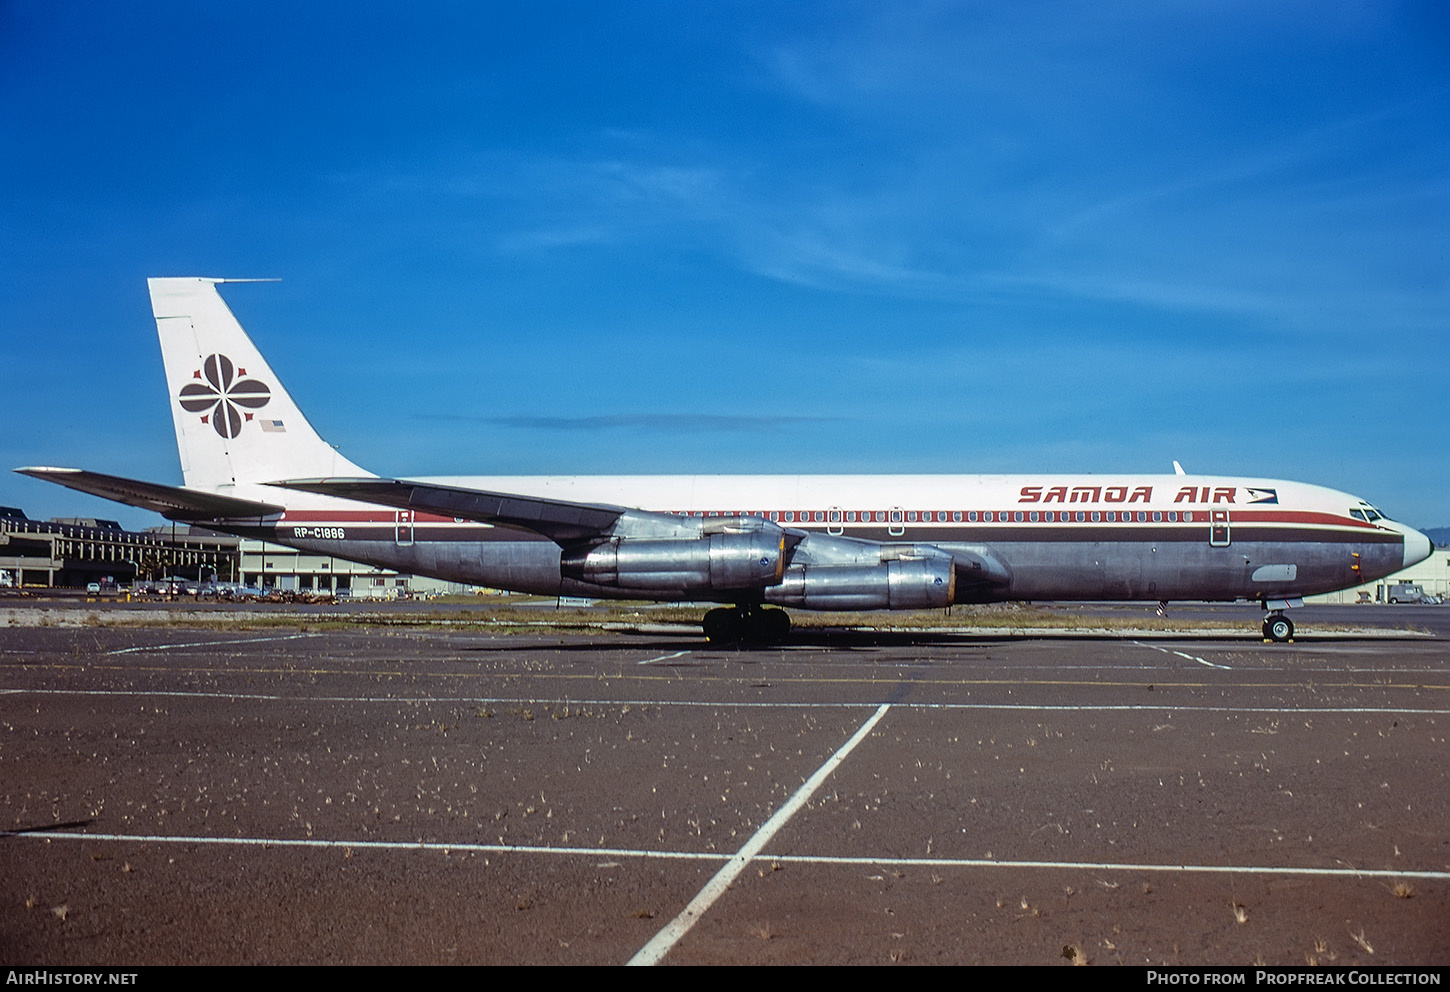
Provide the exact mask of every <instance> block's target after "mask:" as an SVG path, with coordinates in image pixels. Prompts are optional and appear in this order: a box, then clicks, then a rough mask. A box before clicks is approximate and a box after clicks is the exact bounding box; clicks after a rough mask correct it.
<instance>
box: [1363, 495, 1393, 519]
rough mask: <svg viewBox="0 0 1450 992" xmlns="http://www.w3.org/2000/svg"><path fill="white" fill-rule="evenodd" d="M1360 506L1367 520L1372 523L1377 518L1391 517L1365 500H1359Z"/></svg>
mask: <svg viewBox="0 0 1450 992" xmlns="http://www.w3.org/2000/svg"><path fill="white" fill-rule="evenodd" d="M1359 507H1360V509H1362V510H1363V511H1364V518H1365V519H1366V520H1368V521H1369V522H1370V523H1374V522H1375V521H1376V520H1388V519H1390V518H1389V517H1387V516H1385V515H1384V514H1383V513H1381V512H1380V511H1378V510H1376V509H1375V508H1374V507H1372V506H1370V505H1369V504H1368V503H1366V502H1365V501H1364V500H1360V501H1359Z"/></svg>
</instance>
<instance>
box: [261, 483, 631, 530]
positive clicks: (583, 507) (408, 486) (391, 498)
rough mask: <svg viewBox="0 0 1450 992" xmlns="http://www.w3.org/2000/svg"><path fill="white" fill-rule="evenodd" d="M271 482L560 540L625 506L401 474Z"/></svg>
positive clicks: (614, 518)
mask: <svg viewBox="0 0 1450 992" xmlns="http://www.w3.org/2000/svg"><path fill="white" fill-rule="evenodd" d="M272 485H276V486H283V487H285V488H287V489H297V490H300V491H302V492H308V493H321V494H322V495H325V496H340V497H342V498H344V499H353V500H360V501H362V502H364V503H376V504H378V505H380V506H392V507H396V508H398V509H400V510H421V511H425V512H428V513H436V514H438V515H439V516H444V517H457V518H460V519H463V520H477V521H479V522H480V523H487V524H495V525H498V526H501V527H513V528H516V529H519V530H527V531H533V532H534V533H536V534H542V535H543V536H545V537H547V538H549V539H550V540H551V541H556V542H558V543H560V544H563V543H566V542H569V541H578V540H582V539H586V538H591V537H597V536H599V535H602V534H607V533H609V532H610V531H611V529H612V528H613V527H614V525H615V523H616V522H618V520H619V518H620V517H621V516H623V515H624V513H625V510H626V508H625V507H622V506H610V505H607V504H599V503H571V502H569V501H567V500H558V499H543V498H541V497H535V496H519V495H517V494H514V493H495V492H487V491H485V490H482V489H467V488H464V487H461V486H443V485H438V484H435V483H427V482H410V481H408V480H406V479H288V480H285V481H282V482H274V483H272Z"/></svg>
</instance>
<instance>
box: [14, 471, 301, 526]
mask: <svg viewBox="0 0 1450 992" xmlns="http://www.w3.org/2000/svg"><path fill="white" fill-rule="evenodd" d="M15 471H17V472H19V473H20V474H21V475H28V476H30V477H31V478H32V479H43V480H45V481H46V482H54V483H56V484H57V485H61V486H65V487H67V488H69V489H76V490H79V491H80V492H83V493H90V494H91V495H92V496H102V497H105V498H106V499H111V500H115V501H116V502H117V503H125V504H127V505H128V506H139V507H141V508H142V509H143V510H154V511H155V512H157V513H159V514H161V515H162V516H163V517H165V518H166V519H168V520H187V521H192V520H218V519H227V520H236V519H244V518H246V517H270V516H276V515H277V514H279V513H281V512H282V510H283V509H284V508H283V507H281V506H279V505H277V504H275V503H263V502H259V501H257V500H250V499H238V498H237V497H235V496H221V495H218V494H216V493H206V492H199V491H197V490H195V489H183V488H181V487H180V486H163V485H161V484H160V483H157V482H141V481H139V480H137V479H123V478H122V477H120V476H119V475H103V474H102V473H100V472H87V471H85V470H84V469H79V468H52V467H50V466H32V467H30V468H17V469H16V470H15Z"/></svg>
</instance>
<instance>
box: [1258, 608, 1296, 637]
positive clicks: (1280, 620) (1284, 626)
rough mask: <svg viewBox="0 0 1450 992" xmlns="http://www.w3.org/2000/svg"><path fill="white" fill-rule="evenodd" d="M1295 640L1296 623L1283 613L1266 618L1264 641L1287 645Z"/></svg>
mask: <svg viewBox="0 0 1450 992" xmlns="http://www.w3.org/2000/svg"><path fill="white" fill-rule="evenodd" d="M1293 639H1294V621H1293V620H1290V619H1289V618H1288V617H1286V616H1284V614H1282V613H1270V614H1269V615H1268V616H1266V617H1264V640H1266V641H1274V642H1276V643H1278V644H1286V643H1288V642H1289V641H1292V640H1293Z"/></svg>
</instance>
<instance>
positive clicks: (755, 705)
mask: <svg viewBox="0 0 1450 992" xmlns="http://www.w3.org/2000/svg"><path fill="white" fill-rule="evenodd" d="M1363 688H1384V687H1383V686H1365V687H1363ZM1400 688H1404V687H1403V686H1401V687H1400ZM1417 688H1420V689H1444V688H1446V687H1445V686H1439V685H1436V686H1424V685H1422V686H1418V687H1417ZM0 694H3V695H16V696H22V695H31V696H122V697H138V698H140V697H145V698H151V697H156V698H160V699H166V698H176V699H220V700H227V701H232V700H247V701H257V702H269V703H270V702H288V703H396V704H398V705H404V706H413V705H418V704H424V703H427V704H439V705H454V706H477V705H480V704H492V705H495V706H503V705H533V706H544V705H558V706H635V707H644V706H654V707H657V708H659V709H665V708H667V707H671V706H683V707H708V708H710V709H719V710H730V709H751V710H859V709H872V708H875V707H876V706H879V705H881V704H879V703H874V702H870V701H849V700H842V701H839V702H810V701H805V700H802V701H799V702H788V701H786V702H771V701H768V700H719V701H711V700H704V699H660V698H659V697H651V698H647V699H633V698H624V699H609V698H603V697H601V698H597V699H590V698H582V699H581V698H580V697H578V696H567V697H566V696H557V697H554V696H284V695H281V694H278V693H260V692H235V693H233V692H190V691H187V692H183V691H174V690H166V691H158V690H150V689H7V688H0ZM891 705H892V706H895V707H897V708H898V709H908V710H971V711H990V710H1013V711H1020V712H1027V713H1274V714H1288V715H1293V714H1296V713H1320V714H1335V713H1338V714H1357V713H1393V714H1397V715H1403V716H1450V707H1438V708H1437V707H1424V706H1420V707H1407V706H1175V705H1167V704H1162V703H1110V704H1104V705H1094V704H1088V703H1079V704H1072V705H1067V704H1052V705H1045V704H1043V705H1039V704H1036V703H910V702H903V703H892V704H891Z"/></svg>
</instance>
